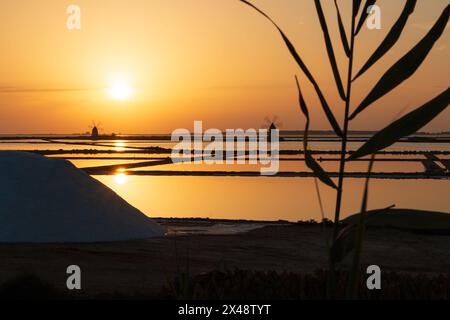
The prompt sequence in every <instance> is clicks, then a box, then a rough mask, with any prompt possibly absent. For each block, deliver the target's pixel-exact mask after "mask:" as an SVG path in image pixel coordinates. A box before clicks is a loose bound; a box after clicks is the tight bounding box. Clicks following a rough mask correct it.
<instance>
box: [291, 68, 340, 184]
mask: <svg viewBox="0 0 450 320" xmlns="http://www.w3.org/2000/svg"><path fill="white" fill-rule="evenodd" d="M295 81H296V83H297V89H298V101H299V105H300V109H301V110H302V112H303V114H304V115H305V118H306V125H305V133H304V137H303V149H304V153H305V163H306V165H307V166H308V168H310V169H311V170H312V172H314V174H315V176H316V177H317V178H319V180H320V181H322V182H323V183H325V184H326V185H328V186H330V187H332V188H334V189H337V186H336V184H335V183H334V182H333V180H331V178H330V177H329V176H328V174H327V173H326V172H325V170H323V169H322V167H321V166H320V165H319V163H318V162H317V161H316V160H315V159H314V158H313V156H312V155H311V152H310V151H308V134H309V123H310V119H309V111H308V107H307V105H306V102H305V99H304V98H303V94H302V91H301V89H300V83H299V82H298V78H297V77H295Z"/></svg>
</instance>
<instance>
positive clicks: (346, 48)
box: [334, 0, 351, 58]
mask: <svg viewBox="0 0 450 320" xmlns="http://www.w3.org/2000/svg"><path fill="white" fill-rule="evenodd" d="M334 6H335V7H336V14H337V19H338V24H339V34H340V35H341V41H342V46H343V47H344V51H345V55H346V56H347V57H349V58H350V53H351V52H350V45H349V44H348V39H347V33H346V32H345V28H344V23H343V22H342V17H341V12H340V10H339V6H338V4H337V0H334Z"/></svg>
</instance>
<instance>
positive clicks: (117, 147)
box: [114, 140, 126, 152]
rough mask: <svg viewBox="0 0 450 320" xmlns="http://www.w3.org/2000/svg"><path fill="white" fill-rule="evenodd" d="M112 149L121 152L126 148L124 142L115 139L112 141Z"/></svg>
mask: <svg viewBox="0 0 450 320" xmlns="http://www.w3.org/2000/svg"><path fill="white" fill-rule="evenodd" d="M114 146H115V147H114V151H117V152H121V151H125V150H126V148H125V147H126V143H125V142H124V141H122V140H117V141H115V142H114Z"/></svg>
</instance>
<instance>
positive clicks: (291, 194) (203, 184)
mask: <svg viewBox="0 0 450 320" xmlns="http://www.w3.org/2000/svg"><path fill="white" fill-rule="evenodd" d="M70 142H71V143H80V142H86V141H81V140H80V141H75V140H70ZM95 143H97V144H100V145H107V146H98V145H77V144H65V143H48V142H44V141H43V140H38V139H30V140H25V141H24V140H15V141H14V140H13V141H5V140H1V141H0V150H67V151H68V152H69V151H71V150H91V149H94V150H111V151H115V153H112V154H83V153H79V154H74V153H67V154H59V155H56V157H63V158H64V157H69V158H70V161H71V162H72V163H73V164H74V165H75V166H77V167H79V168H87V167H96V166H107V165H122V164H127V163H137V162H143V161H149V160H151V159H155V158H166V157H168V156H169V154H142V153H133V152H134V151H133V149H128V148H129V147H138V148H142V147H150V146H153V147H156V146H159V147H163V148H170V147H172V146H173V145H174V143H172V142H170V141H154V140H139V141H136V140H116V141H95ZM300 144H301V143H300V142H298V141H296V142H291V141H290V142H282V143H281V145H280V147H281V149H282V150H296V149H298V148H299V146H300ZM361 144H362V143H361V142H350V144H349V148H350V149H351V150H355V149H356V148H357V147H359V146H360V145H361ZM310 148H311V149H313V150H321V151H332V150H338V149H339V144H338V143H337V142H336V141H332V140H326V141H313V142H311V143H310ZM135 150H137V149H135ZM386 150H387V151H450V143H407V142H401V143H397V144H395V145H393V146H391V147H390V148H388V149H386ZM125 152H126V153H125ZM52 157H55V155H53V156H52ZM112 157H120V159H110V158H112ZM300 157H301V156H300V155H295V156H289V155H282V156H281V158H283V159H288V160H290V161H281V162H280V171H309V169H308V168H307V167H306V166H305V164H304V162H303V161H301V160H297V159H298V158H300ZM316 158H317V159H318V160H320V161H321V165H322V166H323V168H324V169H325V170H326V171H328V172H336V171H338V162H337V161H336V160H337V158H338V156H337V155H326V154H325V155H318V156H316ZM439 158H440V159H450V155H442V156H441V155H439ZM377 159H379V160H382V159H385V160H389V161H377V162H375V164H374V170H373V171H374V172H385V173H392V172H406V173H415V172H424V166H423V164H422V163H421V161H420V160H424V159H425V157H424V156H423V155H378V156H377ZM392 160H394V161H392ZM405 160H408V161H405ZM367 165H368V163H367V161H356V162H351V163H349V164H348V166H347V170H348V171H350V172H366V171H367ZM438 165H440V166H441V167H442V164H440V163H438ZM260 168H261V165H260V164H257V165H254V164H234V165H225V164H223V165H222V164H216V165H205V164H201V165H198V164H179V165H175V164H170V165H159V166H150V167H139V168H135V169H129V170H130V171H133V170H139V171H146V170H158V171H174V170H176V171H211V172H212V171H259V170H260ZM95 178H96V179H98V180H99V181H101V182H102V183H104V184H105V185H107V186H108V187H110V188H111V189H113V190H114V191H115V192H116V193H118V194H119V195H120V196H122V197H123V198H124V199H125V200H127V201H128V202H129V203H131V204H132V205H133V206H135V207H137V208H138V209H140V210H141V211H143V212H144V213H145V214H147V215H149V216H153V217H203V218H206V217H209V218H218V219H220V218H222V219H249V220H279V219H283V220H290V221H298V220H309V219H315V220H320V219H321V212H320V209H319V203H318V200H317V193H316V189H315V185H314V180H313V179H312V178H280V177H277V178H268V177H212V176H210V177H208V176H204V177H193V176H191V177H189V176H133V175H127V174H126V172H123V171H120V172H117V174H115V175H110V176H95ZM363 183H364V179H353V178H349V179H346V184H345V197H344V207H343V217H345V216H347V215H349V214H352V213H355V212H357V211H358V210H359V208H360V206H361V204H360V202H361V194H362V188H363ZM320 192H321V197H322V200H323V204H324V208H325V214H326V216H327V217H328V218H331V214H332V212H333V208H334V203H335V192H334V190H332V189H330V188H329V187H327V186H324V185H320ZM449 194H450V181H449V180H426V179H422V180H419V179H417V180H394V179H380V180H376V179H373V180H372V181H371V187H370V200H369V208H372V209H375V208H381V207H385V206H389V205H392V204H395V205H396V206H397V207H401V208H414V209H422V210H435V211H445V212H450V200H448V195H449Z"/></svg>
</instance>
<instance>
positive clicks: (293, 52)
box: [240, 0, 343, 138]
mask: <svg viewBox="0 0 450 320" xmlns="http://www.w3.org/2000/svg"><path fill="white" fill-rule="evenodd" d="M240 1H241V2H243V3H245V4H246V5H248V6H250V7H252V8H253V9H255V10H256V11H257V12H259V13H260V14H261V15H263V16H264V17H265V18H266V19H268V20H269V21H270V22H271V23H272V24H273V25H274V26H275V28H277V30H278V32H279V33H280V34H281V37H282V38H283V41H284V43H285V44H286V46H287V48H288V50H289V52H290V53H291V55H292V57H293V58H294V60H295V61H296V62H297V64H298V65H299V67H300V69H301V70H302V71H303V73H304V74H305V76H306V77H307V78H308V80H309V81H310V82H311V84H312V85H313V86H314V89H315V90H316V93H317V95H318V97H319V100H320V103H321V105H322V109H323V111H324V112H325V115H326V116H327V119H328V121H329V122H330V125H331V127H332V128H333V130H334V132H335V133H336V134H337V135H338V136H339V137H341V138H342V137H343V133H342V130H341V128H340V126H339V124H338V122H337V120H336V118H335V116H334V114H333V112H332V111H331V109H330V107H329V105H328V102H327V101H326V99H325V96H324V95H323V93H322V90H321V89H320V87H319V85H318V84H317V82H316V80H315V79H314V77H313V75H312V74H311V72H310V71H309V69H308V67H307V66H306V65H305V63H304V62H303V60H302V59H301V57H300V55H299V54H298V53H297V50H296V49H295V47H294V45H293V44H292V43H291V41H290V40H289V39H288V37H287V36H286V35H285V34H284V32H283V31H282V30H281V28H280V27H279V26H278V25H277V24H276V23H275V21H273V20H272V18H270V17H269V16H268V15H267V14H265V13H264V12H263V11H262V10H260V9H258V8H257V7H256V6H254V5H253V4H251V3H250V2H248V1H246V0H240Z"/></svg>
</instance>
